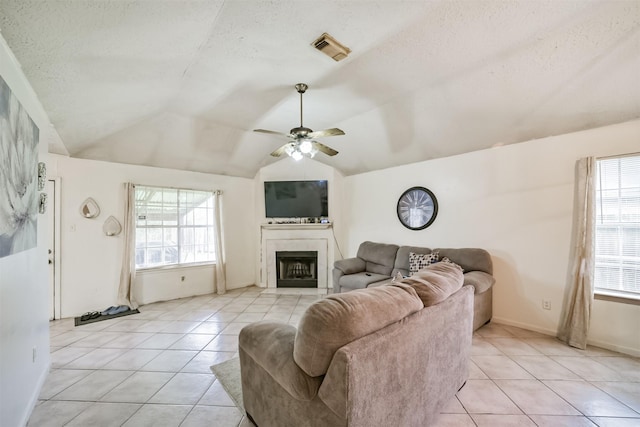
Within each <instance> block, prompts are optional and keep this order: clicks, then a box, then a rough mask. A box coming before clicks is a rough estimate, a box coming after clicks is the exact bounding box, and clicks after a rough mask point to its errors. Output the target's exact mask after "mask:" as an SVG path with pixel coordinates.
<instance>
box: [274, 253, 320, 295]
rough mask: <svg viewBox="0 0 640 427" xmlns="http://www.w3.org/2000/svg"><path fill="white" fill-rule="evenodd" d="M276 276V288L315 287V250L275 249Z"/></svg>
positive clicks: (316, 257)
mask: <svg viewBox="0 0 640 427" xmlns="http://www.w3.org/2000/svg"><path fill="white" fill-rule="evenodd" d="M276 278H277V281H276V283H277V285H276V286H277V287H278V288H317V287H318V252H317V251H277V252H276Z"/></svg>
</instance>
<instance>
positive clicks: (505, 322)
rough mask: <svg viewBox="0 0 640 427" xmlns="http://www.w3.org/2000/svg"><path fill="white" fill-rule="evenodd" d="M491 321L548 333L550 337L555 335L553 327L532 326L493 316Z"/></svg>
mask: <svg viewBox="0 0 640 427" xmlns="http://www.w3.org/2000/svg"><path fill="white" fill-rule="evenodd" d="M491 322H494V323H499V324H501V325H507V326H515V327H516V328H522V329H526V330H528V331H533V332H538V333H541V334H544V335H549V336H552V337H554V336H556V331H555V330H553V329H547V328H540V327H538V326H534V325H531V324H528V323H522V322H514V321H513V320H509V319H505V318H503V317H493V318H492V319H491Z"/></svg>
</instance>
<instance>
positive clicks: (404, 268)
mask: <svg viewBox="0 0 640 427" xmlns="http://www.w3.org/2000/svg"><path fill="white" fill-rule="evenodd" d="M411 252H413V253H415V254H425V255H426V254H430V253H431V249H429V248H423V247H420V246H400V248H399V249H398V252H397V254H396V259H395V262H394V264H393V271H392V272H391V273H392V274H391V275H392V276H396V275H397V274H398V273H400V274H402V275H403V276H408V275H409V274H410V273H409V267H410V265H409V254H410V253H411Z"/></svg>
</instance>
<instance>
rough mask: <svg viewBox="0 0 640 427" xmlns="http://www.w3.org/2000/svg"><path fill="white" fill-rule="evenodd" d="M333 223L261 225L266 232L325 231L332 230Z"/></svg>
mask: <svg viewBox="0 0 640 427" xmlns="http://www.w3.org/2000/svg"><path fill="white" fill-rule="evenodd" d="M331 226H332V224H331V223H325V224H261V225H260V227H262V228H263V229H265V230H323V229H327V228H331Z"/></svg>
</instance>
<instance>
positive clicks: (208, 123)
mask: <svg viewBox="0 0 640 427" xmlns="http://www.w3.org/2000/svg"><path fill="white" fill-rule="evenodd" d="M0 30H1V31H2V35H3V37H4V38H5V40H6V41H7V43H8V45H9V46H10V48H11V49H12V51H13V53H14V54H15V56H16V57H17V59H18V61H19V62H20V63H21V65H22V67H23V71H24V73H25V74H26V76H27V78H28V79H29V81H30V82H31V84H32V86H33V88H34V90H35V91H36V93H37V94H38V96H39V98H40V100H41V102H42V104H43V106H44V108H45V110H46V111H47V113H48V115H49V118H50V119H51V122H52V124H53V126H54V127H55V129H56V130H57V132H58V134H59V136H60V138H61V140H62V143H63V144H64V146H61V145H60V144H59V143H57V144H56V143H54V144H52V145H51V146H50V151H53V152H68V153H69V154H70V155H71V156H72V157H79V158H88V159H97V160H106V161H113V162H121V163H132V164H140V165H149V166H159V167H167V168H174V169H185V170H193V171H201V172H211V173H217V174H225V175H233V176H244V177H253V176H254V175H255V173H256V172H257V171H258V170H259V169H260V168H261V167H262V166H265V165H267V164H269V163H271V162H273V161H277V160H276V159H274V158H272V157H270V156H269V153H270V152H271V151H273V150H274V149H276V148H278V147H279V146H281V145H282V144H283V143H285V142H286V139H284V140H283V139H280V138H278V137H277V136H272V135H264V134H258V133H254V132H252V131H251V130H252V129H254V128H265V129H272V130H277V131H282V132H288V130H289V129H291V128H292V127H295V126H297V125H298V124H299V110H298V108H299V97H298V94H297V93H296V92H295V89H294V88H293V86H294V84H295V83H298V82H305V83H307V84H309V86H310V88H309V90H308V91H307V93H306V94H305V96H304V124H305V126H307V127H310V128H312V129H314V130H320V129H325V128H330V127H339V128H341V129H342V130H344V131H345V132H346V135H345V136H337V137H331V138H324V139H321V142H323V143H324V144H326V145H329V146H331V147H333V148H335V149H336V150H338V151H339V152H340V154H338V155H337V156H335V157H327V156H325V155H323V154H318V155H317V156H316V159H317V160H319V161H321V162H323V163H326V164H329V165H331V166H334V167H335V168H337V169H338V170H340V171H341V172H342V173H344V174H345V175H350V174H355V173H360V172H366V171H371V170H376V169H381V168H387V167H390V166H396V165H401V164H406V163H412V162H416V161H421V160H427V159H433V158H438V157H444V156H450V155H455V154H460V153H464V152H469V151H474V150H481V149H485V148H489V147H492V146H497V145H504V144H511V143H516V142H522V141H528V140H532V139H537V138H542V137H546V136H550V135H557V134H563V133H568V132H573V131H578V130H583V129H589V128H593V127H598V126H603V125H608V124H613V123H619V122H623V121H627V120H631V119H635V118H638V117H640V83H639V81H640V1H638V0H633V1H589V2H588V1H584V0H580V1H557V0H553V1H548V2H545V1H538V0H532V1H480V0H477V1H461V2H455V1H424V0H420V1H396V0H380V1H366V0H351V1H346V0H345V1H300V0H297V1H293V0H278V1H259V0H226V1H222V0H220V1H212V0H207V1H204V0H201V1H176V0H166V1H161V0H154V1H149V0H140V1H128V0H114V1H106V0H85V1H81V0H73V1H72V0H66V1H65V0H57V1H46V0H32V1H28V0H0ZM323 32H328V33H330V34H331V35H332V36H334V37H336V38H337V39H338V40H339V41H340V42H342V43H343V44H345V45H346V46H348V47H349V48H350V49H351V50H352V51H353V52H352V54H351V55H350V56H349V57H348V58H347V59H345V60H343V61H341V62H335V61H333V60H331V59H330V58H328V57H326V56H325V55H323V54H321V53H320V52H318V51H316V50H315V49H314V48H313V47H312V46H311V42H312V41H313V40H315V39H316V38H317V37H318V36H319V35H320V34H322V33H323Z"/></svg>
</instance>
